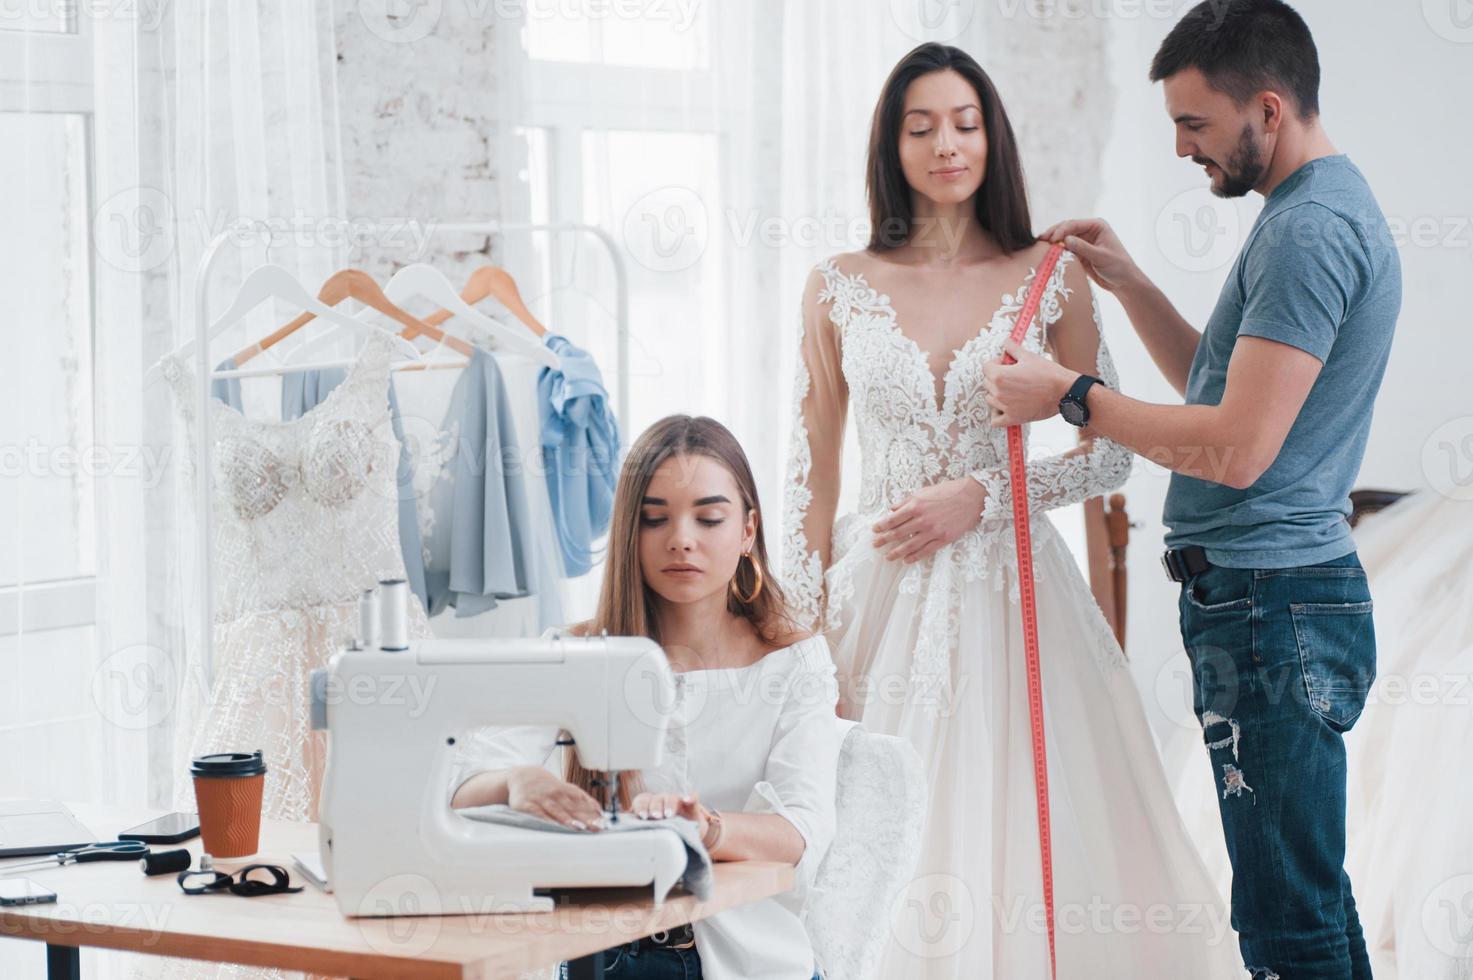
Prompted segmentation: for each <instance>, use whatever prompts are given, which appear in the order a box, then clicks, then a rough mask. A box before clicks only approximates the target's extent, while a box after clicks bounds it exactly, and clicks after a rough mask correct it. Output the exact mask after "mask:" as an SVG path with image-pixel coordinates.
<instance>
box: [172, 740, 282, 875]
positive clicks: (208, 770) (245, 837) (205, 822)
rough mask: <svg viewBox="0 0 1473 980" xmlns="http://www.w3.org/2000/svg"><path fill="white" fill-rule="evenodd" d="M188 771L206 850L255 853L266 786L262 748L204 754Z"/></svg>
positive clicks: (211, 852)
mask: <svg viewBox="0 0 1473 980" xmlns="http://www.w3.org/2000/svg"><path fill="white" fill-rule="evenodd" d="M189 772H190V775H192V776H193V777H194V798H195V802H196V803H197V804H198V805H199V833H200V837H201V838H202V839H203V847H204V851H205V853H206V854H209V855H211V856H213V857H217V858H238V857H247V856H249V855H252V854H255V853H256V851H258V850H259V849H260V846H261V795H262V793H263V792H264V790H265V788H266V763H265V761H264V760H263V759H262V758H261V750H260V749H257V750H256V751H254V752H217V753H215V754H213V755H202V756H200V757H198V758H197V759H195V760H194V762H193V764H192V765H190V767H189Z"/></svg>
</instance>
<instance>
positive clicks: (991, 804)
mask: <svg viewBox="0 0 1473 980" xmlns="http://www.w3.org/2000/svg"><path fill="white" fill-rule="evenodd" d="M868 183H869V193H870V204H871V219H872V226H873V229H874V231H873V237H872V239H871V242H870V247H869V248H867V249H866V250H864V251H862V252H856V253H850V254H846V255H840V256H836V257H835V258H832V259H829V260H827V261H825V262H822V263H820V264H819V265H818V267H817V268H816V269H815V270H814V271H813V273H812V274H811V275H810V277H809V280H808V284H807V288H806V290H805V295H804V298H803V323H802V331H801V341H800V364H799V369H798V375H797V381H796V384H795V391H794V418H793V433H792V446H791V451H790V456H789V465H788V474H787V484H786V495H785V497H786V499H785V509H786V514H785V530H786V540H785V550H784V566H785V578H786V582H787V585H788V589H789V594H790V596H791V597H792V598H793V600H794V603H795V606H796V608H797V609H798V610H799V611H800V613H801V614H802V619H803V621H804V625H805V626H808V627H809V628H821V629H823V630H824V631H826V633H827V635H828V638H829V641H830V645H831V647H832V648H833V651H834V656H835V659H836V661H837V667H838V675H839V681H840V690H841V705H842V706H841V713H843V714H844V715H845V716H846V717H849V718H855V719H858V720H860V721H862V722H863V723H864V724H865V726H866V727H867V728H869V729H871V730H873V731H878V732H884V733H887V734H894V735H903V736H906V737H908V738H909V739H910V741H911V742H912V743H913V744H914V745H915V747H916V749H917V750H918V751H919V753H920V755H921V758H922V759H923V760H924V761H925V763H926V768H927V775H928V779H929V783H930V797H931V804H930V812H929V814H928V818H927V825H926V829H925V833H924V837H923V844H922V855H921V858H920V863H919V866H918V868H917V869H916V872H915V876H914V880H913V882H912V885H911V887H910V888H909V890H908V892H907V893H906V894H905V895H904V896H902V898H901V900H900V901H899V902H898V903H897V905H896V906H895V916H894V920H893V922H892V935H891V939H890V942H889V944H888V948H887V950H886V953H885V955H884V958H883V960H882V963H881V966H880V969H879V971H878V974H877V975H878V976H879V977H881V978H885V980H889V978H902V977H903V978H906V980H936V978H962V977H965V978H968V980H971V978H977V977H993V978H998V980H1015V978H1028V980H1037V978H1046V977H1048V976H1049V954H1048V939H1047V932H1046V927H1045V924H1044V915H1043V908H1044V906H1043V888H1042V877H1041V872H1040V863H1039V838H1038V830H1037V816H1036V810H1035V804H1034V786H1033V763H1032V747H1031V740H1030V729H1029V714H1028V704H1027V686H1026V677H1025V674H1024V669H1023V647H1022V629H1021V618H1020V609H1019V605H1018V578H1017V560H1016V555H1015V552H1014V542H1013V529H1012V520H1011V501H1010V494H1009V486H1008V479H1007V459H1006V444H1007V443H1006V432H1005V430H1004V429H1001V428H994V427H993V426H992V425H991V422H990V409H989V406H988V404H987V401H986V393H985V392H984V390H983V372H982V367H983V365H984V364H986V363H987V362H989V361H991V360H994V359H996V358H997V357H998V356H999V355H1000V354H1001V351H1002V344H1003V340H1004V338H1005V336H1006V335H1007V334H1008V332H1009V330H1010V329H1011V327H1012V324H1013V321H1014V319H1015V317H1016V315H1017V313H1018V311H1019V308H1020V307H1021V305H1022V301H1023V297H1024V294H1025V293H1026V291H1027V288H1028V287H1029V286H1030V285H1031V283H1032V280H1033V269H1034V268H1035V266H1036V265H1037V263H1038V262H1039V260H1040V259H1041V258H1042V257H1043V255H1044V254H1045V251H1046V246H1045V245H1041V244H1037V243H1036V242H1035V238H1034V236H1033V234H1032V232H1031V230H1030V227H1029V219H1028V211H1027V201H1026V194H1025V193H1024V191H1023V183H1022V174H1021V167H1020V165H1019V162H1018V157H1017V151H1016V148H1015V145H1014V142H1013V136H1012V132H1011V129H1010V127H1009V125H1008V122H1007V118H1006V115H1005V114H1004V112H1003V109H1002V107H1001V104H1000V103H999V101H998V98H997V93H996V91H995V89H994V88H993V86H992V83H991V81H990V80H989V79H988V78H987V76H986V74H985V73H984V72H983V71H982V69H981V68H980V67H978V65H977V63H976V62H975V61H974V60H972V59H971V58H970V57H969V56H968V55H966V54H965V53H963V52H961V51H959V50H957V49H955V48H948V47H943V46H941V45H936V44H927V45H922V46H921V47H919V48H917V49H916V50H915V51H912V52H911V53H910V54H909V55H907V57H906V58H905V59H903V60H902V61H901V63H900V64H899V65H898V66H897V67H896V69H895V70H894V72H892V74H891V76H890V78H889V80H888V81H887V83H886V86H885V90H884V92H883V93H882V95H881V98H880V104H879V106H878V107H877V109H876V113H875V117H874V130H873V132H872V135H871V143H870V161H869V171H868ZM999 297H1001V298H1000V300H999ZM1024 347H1025V348H1027V349H1029V350H1033V351H1039V350H1045V349H1046V350H1049V351H1051V352H1052V353H1053V355H1054V356H1055V357H1056V358H1058V359H1059V360H1060V361H1061V362H1063V363H1065V364H1067V365H1069V366H1071V367H1075V368H1077V369H1078V370H1080V371H1081V372H1082V373H1087V374H1091V375H1098V376H1099V377H1100V378H1101V379H1102V380H1103V381H1104V383H1106V384H1108V385H1112V386H1113V385H1115V384H1116V383H1117V381H1116V377H1115V371H1114V368H1113V366H1112V364H1111V362H1110V357H1109V353H1108V351H1107V350H1106V348H1105V345H1104V342H1103V339H1102V337H1101V335H1100V330H1099V316H1098V309H1097V307H1096V305H1095V302H1094V297H1093V293H1092V291H1091V289H1090V286H1089V283H1088V281H1087V279H1086V278H1085V276H1084V274H1083V273H1082V271H1081V270H1080V269H1079V268H1078V267H1077V266H1076V265H1075V264H1074V263H1073V262H1072V261H1071V256H1069V255H1068V254H1067V253H1065V254H1064V256H1063V257H1062V258H1061V260H1060V262H1059V264H1058V265H1057V266H1056V268H1055V270H1054V271H1053V273H1052V275H1050V277H1049V279H1048V282H1047V284H1046V289H1045V292H1044V294H1043V300H1042V303H1041V305H1040V309H1039V316H1038V318H1037V319H1036V320H1035V323H1034V325H1033V326H1032V327H1031V328H1030V332H1029V334H1028V336H1027V339H1026V341H1025V343H1024ZM849 410H852V412H853V415H854V419H853V421H854V424H855V429H856V431H857V434H858V439H859V443H860V449H861V454H862V466H861V470H862V472H861V478H860V487H859V502H858V509H857V511H855V512H853V513H847V514H844V515H842V516H839V517H837V519H836V517H835V512H836V510H837V501H838V495H839V472H840V454H841V445H842V437H843V432H844V427H845V417H846V412H847V411H849ZM1083 435H1085V436H1088V435H1089V433H1088V430H1085V431H1084V433H1083ZM1130 466H1131V458H1130V455H1129V453H1128V452H1127V451H1126V450H1124V449H1123V448H1121V447H1119V446H1117V445H1115V444H1113V443H1110V442H1108V441H1106V440H1104V439H1100V438H1095V439H1092V440H1090V439H1085V440H1083V441H1081V444H1080V445H1079V447H1077V448H1076V449H1073V450H1071V451H1070V452H1068V453H1064V454H1061V455H1058V456H1053V457H1049V458H1045V459H1034V460H1031V461H1030V464H1029V468H1028V471H1029V478H1028V484H1029V485H1028V491H1029V500H1030V504H1031V505H1032V507H1033V509H1034V511H1035V513H1034V515H1033V526H1034V532H1033V534H1034V538H1033V540H1034V561H1035V567H1036V579H1037V589H1038V614H1039V631H1040V642H1041V647H1042V666H1043V690H1044V706H1045V729H1046V736H1047V744H1048V761H1049V770H1048V772H1049V791H1050V801H1051V812H1052V838H1053V858H1054V890H1055V906H1056V923H1057V955H1058V975H1059V976H1061V977H1067V978H1073V977H1086V976H1088V977H1150V978H1157V977H1159V978H1167V977H1171V978H1176V977H1190V978H1193V980H1215V978H1226V977H1235V976H1241V975H1242V970H1241V967H1240V966H1239V961H1238V956H1237V952H1236V948H1237V944H1236V937H1234V936H1233V934H1232V931H1231V928H1230V926H1229V924H1228V920H1227V914H1226V911H1225V910H1224V908H1223V906H1222V903H1221V900H1220V896H1219V895H1218V894H1217V892H1216V890H1215V889H1214V887H1213V885H1212V883H1211V881H1210V880H1209V878H1208V876H1207V873H1206V871H1205V870H1204V868H1203V866H1202V863H1201V859H1200V858H1199V856H1198V853H1197V851H1196V849H1195V847H1194V846H1193V844H1192V842H1191V841H1190V839H1189V838H1188V837H1187V834H1186V831H1185V829H1184V827H1183V825H1182V821H1181V819H1180V816H1179V814H1178V812H1177V810H1176V808H1175V805H1174V802H1173V799H1172V796H1171V792H1170V790H1169V788H1168V786H1167V783H1166V780H1165V777H1164V774H1163V772H1162V770H1161V765H1160V762H1159V759H1158V757H1157V754H1156V749H1155V745H1154V743H1153V741H1152V739H1151V735H1150V731H1149V728H1148V726H1147V722H1146V720H1145V716H1144V714H1143V712H1142V709H1141V705H1140V699H1139V694H1138V692H1137V690H1136V688H1135V685H1134V683H1133V682H1132V680H1131V676H1130V673H1129V671H1128V669H1127V667H1126V663H1125V660H1124V656H1123V654H1122V653H1121V650H1120V648H1119V646H1118V645H1117V643H1116V642H1115V639H1114V637H1113V636H1112V634H1111V633H1110V630H1109V629H1108V627H1107V625H1106V623H1105V620H1104V618H1103V616H1102V615H1101V613H1100V611H1099V609H1098V608H1097V607H1096V605H1095V601H1094V598H1093V596H1092V594H1091V593H1090V590H1089V588H1088V587H1087V585H1086V584H1085V582H1084V580H1083V578H1082V577H1081V575H1080V572H1079V569H1078V566H1077V564H1076V562H1075V560H1074V557H1073V556H1072V555H1071V554H1070V553H1069V551H1068V549H1067V547H1066V546H1065V545H1064V543H1063V541H1062V540H1061V539H1060V537H1059V535H1058V533H1057V532H1056V531H1055V529H1054V527H1053V526H1052V524H1050V522H1049V520H1048V518H1047V517H1046V516H1045V515H1044V514H1043V513H1042V512H1043V511H1044V510H1047V509H1049V508H1053V507H1060V506H1064V505H1066V504H1071V503H1076V502H1078V501H1081V500H1084V499H1086V498H1088V497H1092V496H1097V495H1099V494H1101V493H1104V492H1107V491H1109V490H1111V489H1114V488H1115V487H1118V486H1119V485H1120V484H1121V483H1123V482H1124V480H1125V478H1126V476H1127V475H1128V473H1129V470H1130Z"/></svg>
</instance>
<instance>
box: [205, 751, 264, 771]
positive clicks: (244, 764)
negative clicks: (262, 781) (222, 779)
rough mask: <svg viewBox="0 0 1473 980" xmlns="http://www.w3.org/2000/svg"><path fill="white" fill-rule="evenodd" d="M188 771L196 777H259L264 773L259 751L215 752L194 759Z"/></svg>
mask: <svg viewBox="0 0 1473 980" xmlns="http://www.w3.org/2000/svg"><path fill="white" fill-rule="evenodd" d="M189 771H190V772H191V773H192V774H193V775H196V776H259V775H261V774H262V773H264V772H265V771H266V762H265V760H264V759H262V758H261V750H260V749H257V750H256V751H254V752H216V753H214V754H213V755H202V756H198V757H196V758H195V760H194V762H193V764H192V765H190V767H189Z"/></svg>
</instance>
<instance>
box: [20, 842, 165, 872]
mask: <svg viewBox="0 0 1473 980" xmlns="http://www.w3.org/2000/svg"><path fill="white" fill-rule="evenodd" d="M147 853H148V845H147V844H145V843H143V842H142V841H136V840H109V841H102V842H100V843H97V844H86V845H84V846H82V847H74V848H72V849H71V850H68V851H59V852H57V853H56V854H53V855H51V856H50V857H48V858H45V859H43V860H40V861H28V862H27V863H25V864H14V865H8V866H0V875H8V874H10V873H12V872H15V871H37V870H40V869H41V868H49V867H51V866H53V865H55V866H57V867H65V866H67V865H68V864H88V863H90V862H92V861H136V860H138V859H139V858H141V857H143V856H144V855H145V854H147Z"/></svg>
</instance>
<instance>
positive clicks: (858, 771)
mask: <svg viewBox="0 0 1473 980" xmlns="http://www.w3.org/2000/svg"><path fill="white" fill-rule="evenodd" d="M838 724H839V725H840V728H841V731H845V732H847V734H846V735H845V736H844V741H843V744H842V748H841V749H840V752H839V774H838V799H837V800H836V802H835V813H836V829H835V832H834V843H833V844H832V845H831V846H830V847H829V851H828V853H827V854H826V855H824V859H823V864H822V866H820V868H819V869H818V875H817V877H816V880H815V881H814V884H813V888H812V891H811V892H810V895H809V899H808V903H807V905H806V906H805V907H804V909H803V925H804V926H805V927H806V928H807V930H808V936H809V938H810V939H811V940H812V941H813V951H814V955H815V956H816V957H817V959H818V964H819V967H820V969H821V971H822V973H823V975H824V976H825V977H829V978H839V977H843V978H845V980H870V978H873V977H875V976H876V974H875V968H876V967H877V966H878V965H879V961H880V955H881V954H882V953H883V952H884V949H885V943H886V940H887V939H888V938H889V932H890V930H889V925H890V918H891V913H892V910H893V908H894V905H895V900H896V899H897V898H898V897H899V896H900V894H901V892H902V891H904V888H905V885H906V883H907V882H908V881H909V880H910V878H911V876H912V875H913V874H914V873H915V863H916V859H917V858H918V857H919V856H920V852H921V829H922V828H923V827H924V826H925V823H926V773H925V769H924V768H923V767H922V765H921V759H920V756H918V755H917V754H916V750H915V749H914V748H912V747H911V745H910V743H909V742H907V741H906V740H905V739H903V738H896V737H895V736H892V735H877V734H875V733H874V732H867V731H865V730H864V727H863V726H862V725H859V724H857V723H855V722H852V721H848V720H846V719H838Z"/></svg>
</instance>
